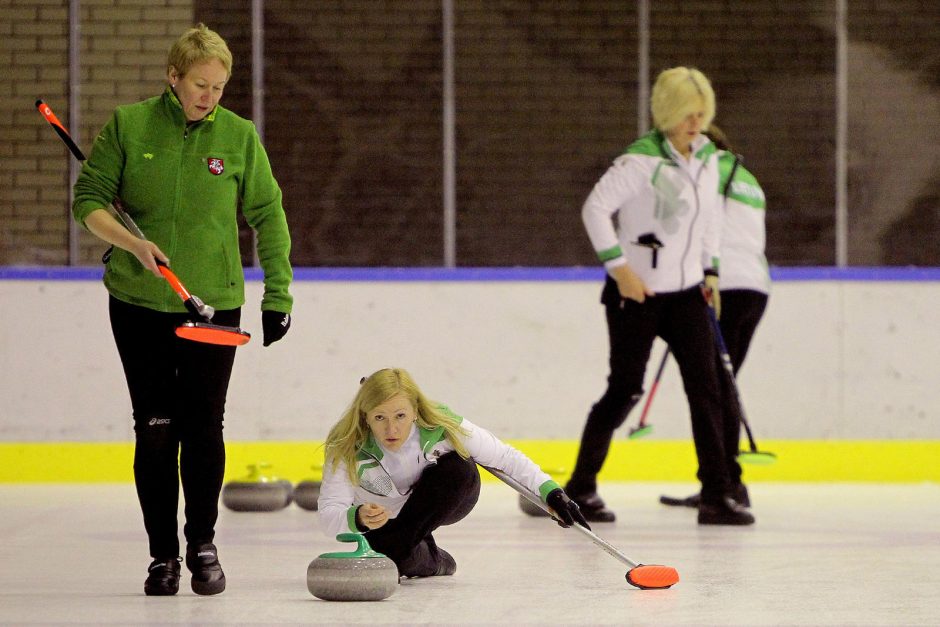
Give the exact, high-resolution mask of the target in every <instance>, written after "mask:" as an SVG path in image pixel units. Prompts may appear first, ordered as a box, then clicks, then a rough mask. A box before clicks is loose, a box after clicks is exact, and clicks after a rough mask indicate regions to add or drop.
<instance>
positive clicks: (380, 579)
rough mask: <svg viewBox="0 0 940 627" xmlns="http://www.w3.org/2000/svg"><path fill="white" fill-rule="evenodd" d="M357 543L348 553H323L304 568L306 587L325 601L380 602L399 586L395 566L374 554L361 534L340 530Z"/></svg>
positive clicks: (345, 539)
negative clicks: (354, 548) (305, 569)
mask: <svg viewBox="0 0 940 627" xmlns="http://www.w3.org/2000/svg"><path fill="white" fill-rule="evenodd" d="M336 539H337V540H339V541H340V542H356V543H357V547H356V550H355V551H352V552H350V553H324V554H323V555H321V556H319V557H318V558H316V559H315V560H313V561H312V562H310V565H309V566H308V567H307V590H309V591H310V594H312V595H313V596H315V597H317V598H318V599H323V600H324V601H381V600H382V599H387V598H388V597H389V596H391V595H392V593H394V592H395V590H397V589H398V567H397V566H395V562H393V561H392V560H390V559H389V558H387V557H385V556H384V555H382V554H381V553H377V552H375V551H373V550H372V548H371V547H370V546H369V542H368V541H367V540H366V538H365V536H364V535H362V534H361V533H341V534H339V535H338V536H336Z"/></svg>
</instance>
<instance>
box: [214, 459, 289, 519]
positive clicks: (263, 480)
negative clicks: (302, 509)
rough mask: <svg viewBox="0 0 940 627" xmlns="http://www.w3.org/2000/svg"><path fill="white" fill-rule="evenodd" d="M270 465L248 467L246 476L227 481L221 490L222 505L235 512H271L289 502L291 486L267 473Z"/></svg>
mask: <svg viewBox="0 0 940 627" xmlns="http://www.w3.org/2000/svg"><path fill="white" fill-rule="evenodd" d="M268 468H270V464H267V463H260V464H251V465H249V466H248V476H247V477H243V478H241V479H237V480H234V481H229V482H228V483H226V484H225V486H224V487H223V488H222V504H223V505H225V507H227V508H229V509H230V510H233V511H236V512H273V511H277V510H279V509H284V508H285V507H287V506H288V505H290V502H291V496H292V494H293V485H292V484H291V482H290V481H288V480H286V479H280V478H278V477H276V476H274V475H271V474H269V473H267V472H266V471H267V469H268Z"/></svg>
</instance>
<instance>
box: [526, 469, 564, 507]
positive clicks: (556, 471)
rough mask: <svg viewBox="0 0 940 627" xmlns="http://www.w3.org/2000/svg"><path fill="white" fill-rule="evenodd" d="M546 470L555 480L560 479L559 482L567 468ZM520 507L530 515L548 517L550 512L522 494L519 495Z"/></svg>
mask: <svg viewBox="0 0 940 627" xmlns="http://www.w3.org/2000/svg"><path fill="white" fill-rule="evenodd" d="M545 472H547V473H548V474H549V476H550V477H551V478H552V479H554V480H555V481H558V483H561V481H559V479H561V477H562V476H563V475H564V474H565V470H564V469H563V468H552V469H549V470H545ZM519 509H521V510H522V511H523V512H525V513H526V514H528V515H529V516H544V517H546V518H547V517H548V512H546V511H545V510H544V509H542V508H541V507H539V506H538V505H536V504H535V503H533V502H532V501H530V500H529V499H527V498H526V497H524V496H522V495H521V494H520V495H519Z"/></svg>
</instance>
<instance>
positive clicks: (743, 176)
mask: <svg viewBox="0 0 940 627" xmlns="http://www.w3.org/2000/svg"><path fill="white" fill-rule="evenodd" d="M735 160H736V157H735V156H734V155H733V154H731V153H730V152H727V151H724V150H723V151H720V152H719V153H718V172H719V181H718V189H719V190H721V191H724V189H725V186H726V185H727V184H728V177H729V176H731V172H732V170H733V171H734V180H733V181H731V185H728V198H732V199H734V200H736V201H738V202H740V203H743V204H745V205H750V206H751V207H754V208H755V209H766V207H767V200H766V198H765V197H764V190H763V189H761V186H760V183H758V182H757V177H755V176H754V175H753V174H752V173H751V172H750V171H748V169H747V168H745V167H744V165H743V164H741V163H738V167H737V168H735V167H734V162H735Z"/></svg>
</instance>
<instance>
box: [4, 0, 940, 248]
mask: <svg viewBox="0 0 940 627" xmlns="http://www.w3.org/2000/svg"><path fill="white" fill-rule="evenodd" d="M650 4H651V16H650V20H651V28H652V33H651V51H650V54H651V57H650V66H651V67H650V69H651V73H652V77H655V75H656V73H657V72H658V71H659V70H661V69H664V68H666V67H669V66H673V65H678V64H684V65H695V66H697V67H699V68H700V69H702V70H703V71H704V72H705V73H706V74H707V75H708V76H709V77H710V78H711V79H712V80H713V83H714V85H715V87H716V91H717V94H718V121H719V123H721V125H722V126H723V127H724V128H725V129H726V130H727V131H728V133H729V135H730V136H731V138H732V140H733V141H734V142H735V143H736V145H737V149H738V151H739V152H741V153H743V154H744V156H745V159H746V163H747V164H748V166H749V167H750V168H751V169H752V170H753V171H754V172H755V174H756V175H757V176H758V178H759V179H760V181H761V183H762V184H763V185H764V187H765V191H766V192H767V195H768V201H769V210H768V214H767V224H768V257H769V258H770V261H771V262H772V263H775V264H782V265H806V264H831V263H833V262H834V261H835V253H834V247H835V236H834V226H835V219H834V204H835V193H834V186H835V180H834V177H835V175H834V162H835V128H834V125H835V78H834V71H835V36H834V34H833V28H832V25H833V23H834V20H835V14H834V2H833V1H832V0H793V1H790V2H786V3H780V2H777V1H775V0H755V1H753V2H738V1H732V0H695V1H690V0H657V1H656V2H652V3H650ZM849 5H850V6H849V10H850V12H849V34H850V38H851V42H850V47H849V55H850V80H849V95H850V129H849V130H850V152H849V165H850V171H849V183H850V190H849V203H850V212H851V215H850V225H849V226H850V236H851V240H850V242H849V260H850V263H856V264H880V263H893V264H907V263H918V264H940V252H938V249H937V247H936V246H935V245H931V244H930V242H935V241H936V240H937V238H938V237H940V219H938V218H937V215H940V211H938V210H940V207H938V188H940V182H938V177H937V174H936V168H935V166H934V165H933V164H935V163H936V162H937V157H938V155H937V151H938V150H940V148H938V147H940V142H938V141H937V139H938V138H940V79H938V76H940V54H938V53H937V50H940V45H938V44H940V3H936V2H926V1H916V0H898V1H897V2H886V1H884V0H859V1H858V2H852V3H849ZM455 9H456V16H455V20H456V23H455V27H456V33H455V37H456V72H457V85H456V88H457V89H456V92H457V93H456V96H457V186H458V188H457V202H458V218H457V219H458V224H457V226H458V236H457V258H458V264H459V265H463V266H473V265H569V264H594V263H595V260H594V256H593V253H592V251H591V250H590V244H589V242H588V240H587V237H586V236H585V235H584V230H583V227H582V226H581V223H580V218H579V215H578V212H579V209H580V206H581V203H582V202H583V200H584V198H585V196H586V195H587V193H588V192H589V191H590V189H591V186H592V185H593V184H594V182H595V181H596V180H597V178H598V177H599V176H600V175H601V174H602V173H603V171H604V169H605V168H606V167H607V165H608V164H609V163H610V160H611V159H612V158H613V157H614V156H615V155H616V154H618V153H619V152H620V151H621V150H622V149H623V148H624V147H625V146H626V145H627V144H628V143H629V142H630V141H631V140H632V139H633V138H634V136H635V133H636V126H637V124H636V116H637V110H636V109H637V103H636V91H637V85H636V74H637V66H636V63H637V61H636V49H637V41H636V15H635V8H634V6H633V4H632V3H624V2H622V1H621V0H584V1H579V2H577V3H574V2H542V1H536V0H455ZM0 15H2V16H3V17H4V19H3V20H2V21H0V37H2V42H0V62H5V63H6V64H7V65H9V66H10V67H11V70H10V71H11V72H12V74H13V89H12V91H11V93H12V95H13V98H11V99H9V100H7V99H4V101H3V105H2V108H0V132H2V134H3V135H2V136H3V141H2V142H0V157H2V160H0V184H2V188H3V191H2V194H3V195H2V200H0V263H7V264H9V263H62V262H63V261H64V260H65V258H66V257H65V255H66V253H65V250H64V245H65V241H66V232H67V228H66V224H67V222H66V217H65V208H64V207H65V204H66V200H65V198H66V195H67V187H66V185H65V164H66V155H65V151H64V149H63V148H62V147H61V146H60V145H59V144H58V139H57V138H56V137H55V135H54V134H52V133H50V132H49V129H48V128H44V124H43V123H42V121H41V119H40V118H39V116H38V115H37V114H36V113H35V111H34V110H33V108H32V101H33V100H34V99H35V97H36V95H37V94H36V92H37V91H41V92H42V95H43V96H44V97H45V98H46V99H47V100H48V101H49V102H50V104H53V105H54V106H55V105H58V106H56V107H55V108H56V111H57V113H58V114H59V117H60V118H63V119H66V116H67V114H68V111H67V106H66V105H67V100H66V93H65V89H66V80H67V76H66V75H65V71H64V68H65V65H66V46H67V42H66V39H65V33H66V28H67V23H66V16H67V2H66V0H47V1H45V2H40V1H28V2H27V1H26V0H6V1H5V2H3V3H0ZM440 20H441V7H440V1H439V0H382V1H379V0H318V1H317V2H315V3H311V2H307V1H304V0H267V2H266V10H265V27H266V38H265V50H266V59H265V72H266V84H265V89H266V126H265V143H266V146H267V149H268V152H269V155H270V157H271V161H272V164H273V166H274V170H275V174H276V176H277V178H278V180H279V181H280V183H281V186H282V188H283V190H284V195H285V206H286V209H287V212H288V219H289V221H290V224H291V228H292V232H293V236H294V253H293V261H294V263H295V264H297V265H438V264H440V263H441V261H442V259H443V253H442V246H443V245H442V230H443V224H442V218H441V213H442V188H441V178H442V169H441V149H442V133H441V123H442V114H441V111H442V109H441V68H442V65H441V30H440ZM193 21H204V22H206V23H207V24H209V25H210V27H212V28H214V29H215V30H217V31H219V32H220V33H221V34H222V35H223V36H224V37H225V38H226V39H227V40H228V42H229V44H230V46H231V47H232V50H233V52H234V54H235V68H234V71H235V73H234V75H233V78H232V81H231V82H230V84H229V85H228V87H227V89H226V95H225V99H224V100H223V104H224V105H225V106H227V107H229V108H231V109H233V110H235V111H236V112H237V113H239V114H241V115H244V116H246V117H249V116H250V115H251V93H250V88H251V83H250V78H251V58H250V52H251V51H250V1H249V0H232V1H224V0H178V1H172V0H168V1H164V2H151V1H149V0H83V1H82V27H83V37H82V49H83V55H84V56H83V65H82V98H81V101H82V102H81V104H82V108H83V110H82V119H83V124H82V127H81V128H80V129H79V131H80V134H81V138H82V140H83V145H87V140H88V138H89V137H91V135H92V134H93V133H94V132H96V131H97V129H98V128H100V126H101V125H102V124H103V123H104V121H105V120H106V118H107V115H108V114H109V113H110V111H111V109H113V107H114V106H115V105H116V104H118V103H121V102H131V101H134V100H138V99H140V98H143V97H146V96H149V95H152V94H154V93H156V92H157V91H159V89H161V88H162V85H163V81H162V78H163V71H164V68H163V62H164V58H165V52H166V49H167V47H168V46H169V44H170V43H171V41H172V39H173V38H174V37H175V36H176V35H177V34H178V33H179V32H180V31H182V30H183V29H184V28H185V27H186V26H188V25H189V24H191V23H192V22H193ZM912 147H913V149H912ZM41 157H46V158H41ZM886 173H889V174H888V175H886ZM899 182H900V183H902V184H899ZM243 232H244V234H245V238H244V240H243V241H244V242H245V243H246V247H247V241H248V238H247V230H244V231H243ZM100 250H101V246H100V244H98V243H97V242H95V241H93V238H92V239H91V240H89V238H88V237H87V236H86V237H83V239H82V255H81V256H82V259H83V261H84V262H87V263H96V262H97V256H98V255H99V254H100ZM246 258H247V257H246Z"/></svg>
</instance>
